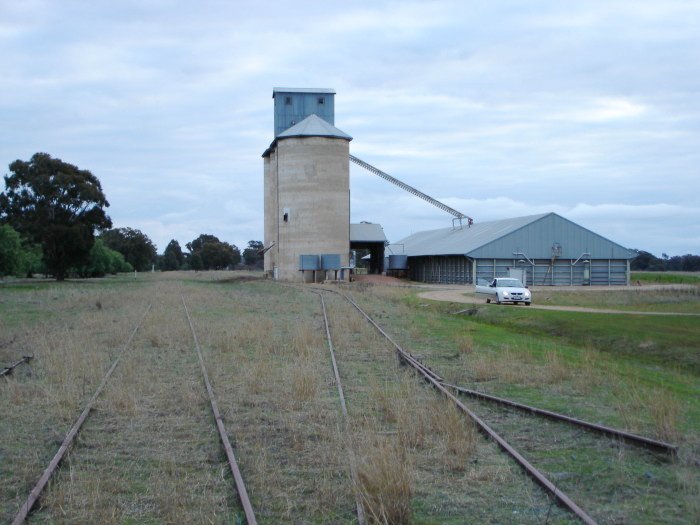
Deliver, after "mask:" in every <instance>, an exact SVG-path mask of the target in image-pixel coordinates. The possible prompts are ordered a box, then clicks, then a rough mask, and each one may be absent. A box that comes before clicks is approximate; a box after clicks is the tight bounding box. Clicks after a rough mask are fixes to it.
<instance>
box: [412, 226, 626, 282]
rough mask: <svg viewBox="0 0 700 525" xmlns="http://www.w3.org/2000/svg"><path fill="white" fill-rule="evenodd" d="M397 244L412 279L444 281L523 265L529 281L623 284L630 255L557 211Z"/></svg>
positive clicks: (471, 278) (469, 279) (422, 235)
mask: <svg viewBox="0 0 700 525" xmlns="http://www.w3.org/2000/svg"><path fill="white" fill-rule="evenodd" d="M399 243H400V244H403V246H404V249H405V253H406V254H407V255H408V256H409V267H410V269H409V274H410V275H411V278H413V279H414V280H417V281H424V282H432V283H445V284H447V283H461V284H467V283H474V282H478V281H480V280H489V281H490V280H491V279H493V278H494V277H505V276H508V275H510V273H511V270H524V271H525V279H526V280H527V284H528V285H537V286H565V285H566V286H571V285H574V286H576V285H625V284H628V283H629V259H631V258H632V257H633V256H634V254H633V253H632V252H630V250H628V249H626V248H624V247H622V246H620V245H619V244H616V243H614V242H612V241H610V240H608V239H606V238H604V237H602V236H600V235H598V234H596V233H594V232H592V231H590V230H587V229H586V228H583V227H582V226H579V225H577V224H576V223H574V222H571V221H569V220H567V219H565V218H563V217H561V216H559V215H557V214H555V213H549V214H544V215H533V216H530V217H520V218H515V219H506V220H503V221H492V222H488V223H481V224H475V225H474V226H472V228H464V229H462V230H452V229H450V228H446V229H443V230H433V231H428V232H419V233H416V234H414V235H412V236H409V237H407V238H406V239H403V240H401V241H399ZM431 251H432V253H431ZM473 273H474V274H475V275H472V274H473Z"/></svg>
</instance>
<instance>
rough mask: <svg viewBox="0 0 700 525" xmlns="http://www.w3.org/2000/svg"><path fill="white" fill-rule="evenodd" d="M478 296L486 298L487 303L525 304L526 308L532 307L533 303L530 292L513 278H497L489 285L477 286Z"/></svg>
mask: <svg viewBox="0 0 700 525" xmlns="http://www.w3.org/2000/svg"><path fill="white" fill-rule="evenodd" d="M476 295H477V297H485V298H486V302H487V303H490V302H491V301H494V302H496V303H498V304H501V303H513V304H518V303H525V306H530V303H531V302H532V294H531V293H530V290H528V289H527V288H526V287H525V286H523V283H521V282H520V280H519V279H514V278H512V277H496V278H495V279H494V280H493V281H491V283H489V284H477V285H476Z"/></svg>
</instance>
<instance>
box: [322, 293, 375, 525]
mask: <svg viewBox="0 0 700 525" xmlns="http://www.w3.org/2000/svg"><path fill="white" fill-rule="evenodd" d="M310 291H311V292H312V293H315V294H317V295H318V297H319V299H320V300H321V310H322V311H323V324H324V325H325V328H326V339H327V340H328V351H329V352H330V355H331V363H332V365H333V375H334V376H335V384H336V386H337V387H338V397H339V398H340V408H341V411H342V413H343V426H344V427H345V431H346V432H347V431H348V426H349V418H350V416H349V415H348V407H347V403H346V402H345V394H344V392H343V384H342V382H341V381H340V372H339V371H338V362H337V360H336V358H335V349H334V348H333V338H332V337H331V329H330V323H329V322H328V313H327V310H326V301H325V299H324V298H323V294H322V293H320V292H317V291H315V290H310ZM348 452H349V455H350V476H351V477H352V481H353V483H354V484H355V486H356V487H357V486H358V479H359V478H358V476H357V468H356V466H355V453H354V451H353V450H352V448H350V447H349V448H348ZM355 507H356V509H357V523H358V524H359V525H366V524H367V517H366V516H365V509H364V507H363V505H362V500H361V499H360V496H359V494H358V492H357V491H355Z"/></svg>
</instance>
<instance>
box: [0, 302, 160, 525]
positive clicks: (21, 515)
mask: <svg viewBox="0 0 700 525" xmlns="http://www.w3.org/2000/svg"><path fill="white" fill-rule="evenodd" d="M150 310H151V305H150V304H149V305H148V307H147V308H146V311H145V312H144V313H143V315H142V316H141V319H140V320H139V322H138V324H137V325H136V327H135V328H134V330H133V331H132V332H131V335H130V336H129V339H128V340H127V341H126V343H124V346H123V347H122V349H121V351H120V352H119V355H118V356H117V358H116V359H115V360H114V362H113V363H112V366H111V367H110V368H109V370H108V371H107V373H106V374H105V375H104V377H103V378H102V381H101V382H100V385H99V386H98V387H97V390H95V393H94V394H93V395H92V397H91V398H90V400H89V401H88V403H87V405H86V406H85V408H84V409H83V411H82V413H81V414H80V416H79V417H78V419H76V421H75V423H74V424H73V426H72V427H71V429H70V430H69V431H68V434H66V437H65V438H64V440H63V443H61V446H60V447H59V448H58V452H56V454H55V455H54V457H53V459H52V460H51V462H50V463H49V466H48V467H46V470H44V473H43V474H42V475H41V477H40V478H39V481H37V483H36V485H35V486H34V488H33V489H32V491H31V492H30V493H29V496H28V497H27V500H26V501H25V502H24V503H23V504H22V506H21V507H20V509H19V511H18V512H17V514H16V515H15V518H14V519H13V520H12V525H21V524H22V523H24V522H25V520H26V519H27V516H28V515H29V512H30V511H31V510H32V507H33V506H34V504H35V503H36V501H37V500H38V499H39V496H40V495H41V493H42V492H43V490H44V488H46V485H47V484H48V482H49V479H51V476H52V475H53V473H54V472H55V471H56V469H57V468H58V466H59V465H60V464H61V461H63V458H64V457H65V456H66V454H67V453H68V450H69V449H70V447H71V445H72V444H73V441H74V440H75V437H76V436H77V435H78V432H79V431H80V427H82V426H83V423H85V420H86V419H87V417H88V415H89V414H90V412H91V411H92V407H93V406H94V405H95V401H97V397H98V396H99V395H100V394H101V393H102V390H104V387H105V386H106V385H107V381H109V378H110V377H111V376H112V373H113V372H114V370H115V368H117V365H118V364H119V361H120V360H121V358H122V354H123V353H124V351H125V350H126V349H127V348H128V346H129V345H130V344H131V341H132V340H133V339H134V336H135V335H136V332H138V330H139V328H140V327H141V325H142V324H143V320H144V319H145V318H146V314H148V312H149V311H150Z"/></svg>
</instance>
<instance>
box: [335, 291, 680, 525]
mask: <svg viewBox="0 0 700 525" xmlns="http://www.w3.org/2000/svg"><path fill="white" fill-rule="evenodd" d="M322 290H324V291H326V292H332V293H334V294H336V295H339V296H342V297H343V298H344V299H345V300H346V301H347V302H348V303H349V304H351V305H352V306H353V308H355V309H356V310H357V312H358V313H359V314H360V315H362V317H363V318H364V319H365V320H366V321H367V322H368V323H370V324H371V325H372V326H373V327H374V328H375V329H376V331H377V332H378V333H379V334H381V336H382V337H384V338H385V339H386V340H387V341H388V342H389V343H390V344H391V345H392V346H393V347H394V349H395V350H396V353H397V356H398V358H399V360H400V361H401V362H403V363H405V364H407V365H408V366H410V367H411V368H413V369H414V370H415V372H416V373H417V374H419V375H420V376H421V377H422V378H423V379H424V380H425V381H426V382H428V383H429V384H430V385H431V386H433V387H434V388H435V389H436V390H438V391H439V392H440V393H441V394H443V396H444V397H445V398H446V399H448V400H450V401H451V402H452V403H454V405H455V406H457V407H458V408H459V409H460V410H461V411H462V412H463V413H465V414H466V415H467V416H468V417H469V418H470V419H471V420H472V421H474V423H476V425H477V426H478V428H479V430H480V431H481V432H482V433H483V434H485V435H486V436H487V437H488V438H490V439H492V440H493V441H494V442H496V443H497V444H498V446H499V447H500V448H501V449H502V450H503V451H505V452H506V453H507V454H508V455H509V456H510V457H511V458H512V459H513V460H514V461H515V462H516V463H517V464H518V465H519V466H520V467H521V468H522V469H523V470H524V471H525V472H526V473H527V474H528V476H530V477H531V478H532V479H533V480H534V481H535V482H536V483H537V484H539V485H540V486H541V487H542V488H543V489H544V490H545V491H547V492H548V493H549V494H550V495H551V496H553V497H554V498H555V499H556V501H557V502H558V503H559V504H560V505H562V506H563V507H564V508H566V509H568V510H569V511H570V512H571V513H573V514H574V515H575V516H576V517H577V518H578V519H580V520H581V521H582V522H583V523H587V524H595V523H597V522H596V520H595V519H594V518H593V517H592V516H591V515H590V514H589V513H588V512H586V511H585V510H583V509H582V508H581V507H580V506H579V505H578V504H577V503H576V502H575V501H574V500H573V499H572V498H571V497H570V496H568V495H567V494H566V493H565V492H564V491H562V490H561V489H560V488H558V487H557V486H556V485H555V483H553V482H552V481H551V480H550V479H548V478H547V477H546V476H545V475H544V474H543V473H542V472H541V471H539V470H538V469H537V468H536V467H535V466H534V465H533V464H532V463H530V462H529V461H528V460H527V459H526V458H525V457H524V456H523V454H521V453H520V452H519V451H518V450H516V448H515V447H514V446H513V445H512V444H511V443H509V442H508V441H506V440H505V439H504V438H503V437H502V436H501V435H500V434H499V433H497V432H496V431H495V430H494V429H493V428H492V427H491V426H490V425H489V424H487V423H486V421H485V420H484V419H483V418H482V417H480V416H478V415H477V414H476V413H475V412H474V410H472V409H470V408H468V407H467V406H466V405H464V404H463V403H462V402H461V401H460V400H459V399H458V397H457V395H464V396H469V397H471V398H474V399H478V400H479V401H484V402H488V403H492V404H496V405H498V406H499V407H506V408H507V409H515V410H518V411H520V412H523V413H527V414H530V415H536V416H541V417H544V418H547V419H550V420H554V421H557V422H561V423H565V424H568V425H571V426H573V427H575V428H579V429H585V430H586V431H590V432H594V433H598V434H602V435H604V436H607V437H609V438H612V439H615V440H619V441H624V442H625V443H627V444H630V445H635V446H641V447H644V448H647V449H650V450H652V451H654V452H661V453H664V454H668V455H670V456H674V455H675V454H677V451H678V447H677V446H676V445H673V444H670V443H666V442H662V441H658V440H654V439H651V438H647V437H644V436H639V435H636V434H632V433H629V432H626V431H623V430H619V429H614V428H610V427H606V426H603V425H599V424H595V423H590V422H587V421H583V420H580V419H576V418H572V417H570V416H566V415H563V414H558V413H555V412H552V411H548V410H543V409H540V408H537V407H532V406H528V405H524V404H522V403H517V402H515V401H512V400H508V399H504V398H499V397H496V396H490V395H488V394H484V393H481V392H477V391H474V390H471V389H468V388H465V387H460V386H456V385H452V384H449V383H447V382H445V381H444V379H443V378H442V377H441V376H440V375H439V374H438V373H437V372H436V371H435V370H433V369H431V368H430V367H428V366H426V365H425V364H424V363H422V362H421V360H420V359H418V358H416V357H415V356H413V355H412V354H411V353H410V352H408V351H407V350H405V349H404V348H402V347H401V346H400V345H399V344H398V343H397V342H396V341H395V340H394V339H393V338H392V337H391V336H390V335H389V334H388V333H387V332H386V331H385V330H384V329H383V328H382V327H381V326H380V325H379V324H378V323H377V322H376V321H375V320H374V319H373V318H372V317H371V316H370V315H368V314H367V313H366V312H365V311H364V310H363V309H362V308H361V307H360V306H359V305H358V304H357V302H356V301H354V300H353V299H352V298H351V297H350V296H349V295H347V294H345V293H342V292H338V291H335V290H329V289H326V288H324V289H322ZM455 394H457V395H455Z"/></svg>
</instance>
